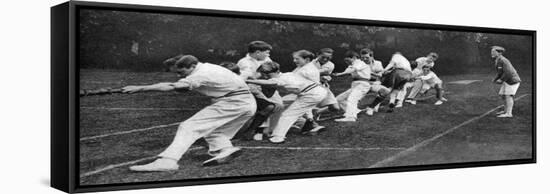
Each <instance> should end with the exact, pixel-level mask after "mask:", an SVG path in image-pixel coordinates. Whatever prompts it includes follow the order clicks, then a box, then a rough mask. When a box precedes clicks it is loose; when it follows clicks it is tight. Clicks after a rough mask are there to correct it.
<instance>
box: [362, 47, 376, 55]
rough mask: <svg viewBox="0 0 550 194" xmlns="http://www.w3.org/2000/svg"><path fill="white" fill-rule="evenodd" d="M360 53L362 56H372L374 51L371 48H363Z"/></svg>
mask: <svg viewBox="0 0 550 194" xmlns="http://www.w3.org/2000/svg"><path fill="white" fill-rule="evenodd" d="M359 53H361V55H366V54H370V55H371V56H372V55H373V54H374V51H372V50H371V49H369V48H363V49H361V50H360V51H359Z"/></svg>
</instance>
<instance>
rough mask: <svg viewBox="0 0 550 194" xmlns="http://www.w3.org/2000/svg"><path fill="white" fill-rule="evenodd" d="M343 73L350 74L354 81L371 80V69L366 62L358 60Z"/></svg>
mask: <svg viewBox="0 0 550 194" xmlns="http://www.w3.org/2000/svg"><path fill="white" fill-rule="evenodd" d="M342 73H346V74H347V73H349V74H351V77H352V78H354V79H366V80H369V79H370V78H371V75H370V73H371V68H370V66H369V65H367V64H366V63H365V62H363V61H361V60H359V59H356V60H354V61H353V62H352V63H351V65H350V66H348V68H347V69H346V70H345V71H344V72H342Z"/></svg>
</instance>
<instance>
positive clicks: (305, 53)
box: [292, 50, 315, 61]
mask: <svg viewBox="0 0 550 194" xmlns="http://www.w3.org/2000/svg"><path fill="white" fill-rule="evenodd" d="M292 55H298V56H300V57H302V58H304V59H309V60H310V61H311V60H313V59H315V54H313V53H312V52H310V51H308V50H299V51H296V52H294V53H292Z"/></svg>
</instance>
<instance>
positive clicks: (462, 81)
mask: <svg viewBox="0 0 550 194" xmlns="http://www.w3.org/2000/svg"><path fill="white" fill-rule="evenodd" d="M480 81H482V80H458V81H454V82H448V83H449V84H460V85H468V84H471V83H474V82H480Z"/></svg>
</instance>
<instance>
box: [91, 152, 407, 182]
mask: <svg viewBox="0 0 550 194" xmlns="http://www.w3.org/2000/svg"><path fill="white" fill-rule="evenodd" d="M237 147H239V148H243V149H251V150H334V151H373V150H404V149H405V148H391V147H390V148H377V147H375V148H331V147H274V146H237ZM203 148H206V147H202V146H200V147H191V148H189V150H188V151H193V150H199V149H203ZM155 158H157V156H150V157H145V158H141V159H137V160H132V161H128V162H123V163H119V164H113V165H108V166H106V167H103V168H100V169H97V170H94V171H90V172H86V173H84V174H81V175H80V178H85V177H88V176H91V175H94V174H98V173H101V172H104V171H108V170H111V169H115V168H120V167H124V166H129V165H132V164H136V163H139V162H143V161H147V160H152V159H155Z"/></svg>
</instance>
